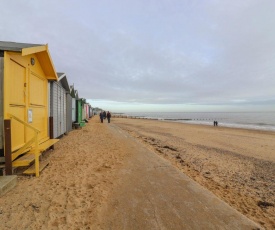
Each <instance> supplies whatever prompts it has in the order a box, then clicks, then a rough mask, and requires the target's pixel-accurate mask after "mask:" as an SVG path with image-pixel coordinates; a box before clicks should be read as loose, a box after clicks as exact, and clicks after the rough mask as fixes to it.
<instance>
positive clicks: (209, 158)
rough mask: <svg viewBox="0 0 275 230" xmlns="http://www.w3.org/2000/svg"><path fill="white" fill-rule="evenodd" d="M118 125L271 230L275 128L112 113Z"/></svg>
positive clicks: (274, 201)
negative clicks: (272, 130) (213, 124)
mask: <svg viewBox="0 0 275 230" xmlns="http://www.w3.org/2000/svg"><path fill="white" fill-rule="evenodd" d="M116 125H118V126H120V127H121V128H122V129H124V130H126V131H127V132H129V133H130V134H131V135H133V136H134V137H136V138H138V139H139V140H140V142H141V143H143V144H145V145H146V146H147V147H148V148H151V149H152V150H153V151H154V152H155V153H157V154H159V155H161V156H162V157H164V158H166V159H168V160H169V161H170V162H172V163H173V164H174V166H175V167H177V168H179V169H180V170H181V171H182V172H183V173H185V174H186V175H188V176H189V177H191V178H192V179H193V180H195V181H197V182H198V183H199V184H201V185H202V186H204V187H205V188H207V189H208V190H210V191H212V192H213V193H214V194H215V195H217V196H218V197H220V198H221V199H222V200H224V201H225V202H227V203H228V204H229V205H230V206H232V207H234V208H235V209H237V210H238V211H240V212H241V213H243V214H244V215H246V216H247V217H248V218H250V219H252V220H254V221H255V222H257V223H259V224H261V225H262V226H263V227H265V228H267V229H275V141H274V139H275V133H274V132H266V131H258V130H244V129H232V128H225V127H212V126H203V125H189V124H181V123H175V122H163V121H151V120H144V119H121V118H116Z"/></svg>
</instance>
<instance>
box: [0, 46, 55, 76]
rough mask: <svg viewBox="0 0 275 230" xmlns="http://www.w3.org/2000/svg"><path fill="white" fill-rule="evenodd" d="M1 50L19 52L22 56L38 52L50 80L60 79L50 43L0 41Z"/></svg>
mask: <svg viewBox="0 0 275 230" xmlns="http://www.w3.org/2000/svg"><path fill="white" fill-rule="evenodd" d="M0 51H13V52H19V53H21V54H22V56H26V55H30V54H36V56H37V59H38V60H39V62H40V64H41V67H42V69H43V71H44V73H45V75H46V77H47V79H48V80H58V77H57V74H56V71H55V68H54V64H53V61H52V59H51V55H50V52H49V49H48V45H47V44H46V45H41V44H29V43H17V42H6V41H0Z"/></svg>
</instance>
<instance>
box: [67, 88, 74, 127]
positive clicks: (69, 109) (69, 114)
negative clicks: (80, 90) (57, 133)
mask: <svg viewBox="0 0 275 230" xmlns="http://www.w3.org/2000/svg"><path fill="white" fill-rule="evenodd" d="M66 97H67V98H66V99H67V100H66V108H67V112H66V121H67V122H66V123H67V130H66V131H67V132H70V131H71V130H72V126H73V124H72V96H71V95H70V94H69V93H67V95H66Z"/></svg>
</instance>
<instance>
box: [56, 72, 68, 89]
mask: <svg viewBox="0 0 275 230" xmlns="http://www.w3.org/2000/svg"><path fill="white" fill-rule="evenodd" d="M57 76H58V81H59V82H60V84H61V85H62V87H63V88H64V89H65V90H66V91H67V92H68V93H70V90H71V89H70V85H69V83H68V79H67V76H66V74H65V73H57Z"/></svg>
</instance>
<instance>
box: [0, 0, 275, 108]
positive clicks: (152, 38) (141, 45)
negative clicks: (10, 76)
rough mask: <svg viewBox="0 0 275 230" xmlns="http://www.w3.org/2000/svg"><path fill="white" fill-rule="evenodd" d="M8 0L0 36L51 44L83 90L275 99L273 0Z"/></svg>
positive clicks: (123, 97) (61, 67) (192, 99)
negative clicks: (79, 0)
mask: <svg viewBox="0 0 275 230" xmlns="http://www.w3.org/2000/svg"><path fill="white" fill-rule="evenodd" d="M1 4H2V7H1V9H0V21H1V22H2V23H1V24H0V30H1V34H0V40H3V41H5V40H6V41H17V42H28V43H48V44H49V48H50V52H51V55H52V58H53V61H54V63H55V67H56V70H57V71H59V72H65V73H66V74H67V76H68V78H69V81H70V83H71V84H74V85H75V88H77V89H78V91H79V93H80V96H81V97H84V98H88V99H91V100H92V99H101V100H112V101H117V102H123V103H124V102H125V103H133V102H136V103H141V104H142V103H143V104H144V103H145V104H164V105H165V104H188V103H189V104H190V103H191V104H197V105H207V104H208V105H213V104H214V105H234V104H236V103H237V104H242V105H245V104H247V105H248V104H249V105H253V103H254V104H255V106H258V105H259V104H261V103H263V104H264V105H265V106H266V107H267V108H268V107H271V106H272V105H274V103H273V102H274V98H275V91H274V85H275V78H274V75H275V66H274V64H273V63H274V61H275V31H274V29H273V25H274V23H275V15H274V13H273V9H274V7H275V2H274V1H272V0H264V1H260V2H259V1H253V0H249V1H248V0H247V1H227V0H225V1H217V0H210V1H205V2H201V1H179V0H173V1H164V0H163V1H144V0H142V1H126V0H118V1H87V0H85V1H81V3H80V2H76V1H65V0H60V1H58V2H56V1H53V0H49V1H42V2H41V1H34V0H22V1H15V0H10V1H5V2H3V3H1ZM11 14H12V15H13V17H10V15H11ZM272 103H273V104H272Z"/></svg>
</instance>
